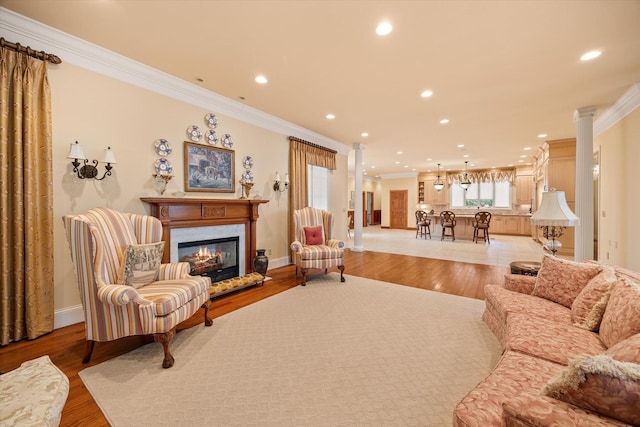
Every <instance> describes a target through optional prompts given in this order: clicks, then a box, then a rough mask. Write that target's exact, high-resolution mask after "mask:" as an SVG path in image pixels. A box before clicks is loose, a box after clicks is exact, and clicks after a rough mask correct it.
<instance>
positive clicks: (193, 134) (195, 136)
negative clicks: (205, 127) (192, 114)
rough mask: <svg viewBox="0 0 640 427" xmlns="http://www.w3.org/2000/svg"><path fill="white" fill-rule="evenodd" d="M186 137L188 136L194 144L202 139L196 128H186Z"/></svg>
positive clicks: (199, 131)
mask: <svg viewBox="0 0 640 427" xmlns="http://www.w3.org/2000/svg"><path fill="white" fill-rule="evenodd" d="M187 135H189V139H191V140H192V141H194V142H198V141H200V140H201V139H202V131H201V130H200V128H199V127H198V126H189V127H188V128H187Z"/></svg>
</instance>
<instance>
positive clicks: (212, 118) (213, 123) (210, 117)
mask: <svg viewBox="0 0 640 427" xmlns="http://www.w3.org/2000/svg"><path fill="white" fill-rule="evenodd" d="M204 121H205V123H206V124H207V126H209V127H210V128H211V129H215V128H217V127H218V118H217V117H216V115H215V114H213V113H207V115H206V116H204Z"/></svg>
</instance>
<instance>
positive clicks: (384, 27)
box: [376, 21, 393, 36]
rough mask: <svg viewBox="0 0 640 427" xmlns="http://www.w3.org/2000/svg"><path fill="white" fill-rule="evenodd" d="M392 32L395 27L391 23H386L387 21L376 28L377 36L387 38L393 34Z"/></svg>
mask: <svg viewBox="0 0 640 427" xmlns="http://www.w3.org/2000/svg"><path fill="white" fill-rule="evenodd" d="M391 30H393V25H391V24H390V23H389V22H386V21H385V22H381V23H380V24H378V26H377V27H376V34H377V35H379V36H386V35H387V34H389V33H390V32H391Z"/></svg>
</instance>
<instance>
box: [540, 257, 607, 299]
mask: <svg viewBox="0 0 640 427" xmlns="http://www.w3.org/2000/svg"><path fill="white" fill-rule="evenodd" d="M601 271H602V267H601V266H600V265H598V264H589V263H584V262H575V261H567V260H565V259H562V258H556V257H554V256H551V255H545V256H544V258H543V259H542V266H541V267H540V271H539V272H538V277H537V278H536V286H535V288H533V294H532V295H534V296H537V297H541V298H544V299H548V300H550V301H553V302H557V303H558V304H562V305H564V306H565V307H568V308H571V304H573V301H574V300H575V299H576V297H577V296H578V294H579V293H580V291H582V289H583V288H584V287H585V286H586V285H587V283H589V280H591V279H593V278H594V277H595V276H596V274H598V273H600V272H601Z"/></svg>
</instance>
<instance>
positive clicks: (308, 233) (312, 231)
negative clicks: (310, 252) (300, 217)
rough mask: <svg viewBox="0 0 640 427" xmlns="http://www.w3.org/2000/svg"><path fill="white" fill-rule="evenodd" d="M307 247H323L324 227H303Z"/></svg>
mask: <svg viewBox="0 0 640 427" xmlns="http://www.w3.org/2000/svg"><path fill="white" fill-rule="evenodd" d="M303 230H304V244H305V245H323V244H324V232H323V230H322V226H316V227H303Z"/></svg>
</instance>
